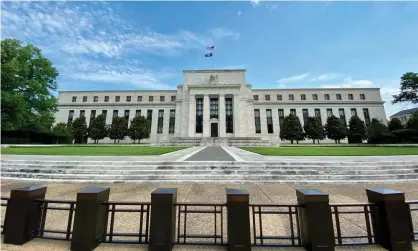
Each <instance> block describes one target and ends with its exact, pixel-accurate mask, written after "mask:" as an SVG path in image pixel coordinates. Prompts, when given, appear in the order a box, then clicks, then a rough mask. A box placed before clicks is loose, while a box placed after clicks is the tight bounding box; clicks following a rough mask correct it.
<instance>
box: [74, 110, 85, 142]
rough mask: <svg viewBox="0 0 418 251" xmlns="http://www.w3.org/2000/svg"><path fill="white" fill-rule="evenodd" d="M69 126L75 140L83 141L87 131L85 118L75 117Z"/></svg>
mask: <svg viewBox="0 0 418 251" xmlns="http://www.w3.org/2000/svg"><path fill="white" fill-rule="evenodd" d="M71 127H72V132H73V135H74V138H75V142H76V143H83V142H84V138H85V137H86V136H87V133H88V129H87V123H86V118H85V117H84V116H81V117H78V118H76V119H75V120H74V121H73V124H72V126H71Z"/></svg>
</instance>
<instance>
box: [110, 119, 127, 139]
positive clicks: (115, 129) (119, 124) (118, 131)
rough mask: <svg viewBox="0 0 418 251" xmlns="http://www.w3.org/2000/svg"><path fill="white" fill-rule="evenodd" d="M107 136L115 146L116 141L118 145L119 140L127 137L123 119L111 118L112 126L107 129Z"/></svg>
mask: <svg viewBox="0 0 418 251" xmlns="http://www.w3.org/2000/svg"><path fill="white" fill-rule="evenodd" d="M108 135H109V138H110V139H113V143H115V144H116V140H118V143H119V142H120V140H121V139H123V138H125V136H126V135H127V130H126V126H125V118H124V117H114V118H113V120H112V124H111V125H110V127H109V131H108Z"/></svg>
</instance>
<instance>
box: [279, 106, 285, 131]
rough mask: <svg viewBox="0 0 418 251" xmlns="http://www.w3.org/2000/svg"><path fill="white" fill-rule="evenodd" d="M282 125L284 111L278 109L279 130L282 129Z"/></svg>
mask: <svg viewBox="0 0 418 251" xmlns="http://www.w3.org/2000/svg"><path fill="white" fill-rule="evenodd" d="M283 123H284V110H283V109H279V125H280V128H282V125H283Z"/></svg>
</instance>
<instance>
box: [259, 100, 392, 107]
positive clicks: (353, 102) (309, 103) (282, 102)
mask: <svg viewBox="0 0 418 251" xmlns="http://www.w3.org/2000/svg"><path fill="white" fill-rule="evenodd" d="M384 103H385V101H362V102H360V101H341V100H339V101H329V100H327V101H325V100H324V101H321V100H318V101H299V100H298V101H293V102H288V101H274V100H273V101H254V106H256V105H361V104H365V105H382V104H384Z"/></svg>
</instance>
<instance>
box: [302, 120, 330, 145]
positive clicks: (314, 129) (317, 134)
mask: <svg viewBox="0 0 418 251" xmlns="http://www.w3.org/2000/svg"><path fill="white" fill-rule="evenodd" d="M303 129H304V130H305V136H306V137H307V138H308V139H312V142H313V143H314V144H315V140H318V143H319V140H321V139H324V138H325V131H324V127H323V126H322V124H321V120H320V119H319V118H316V117H309V118H308V119H307V121H306V123H305V125H304V126H303Z"/></svg>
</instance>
